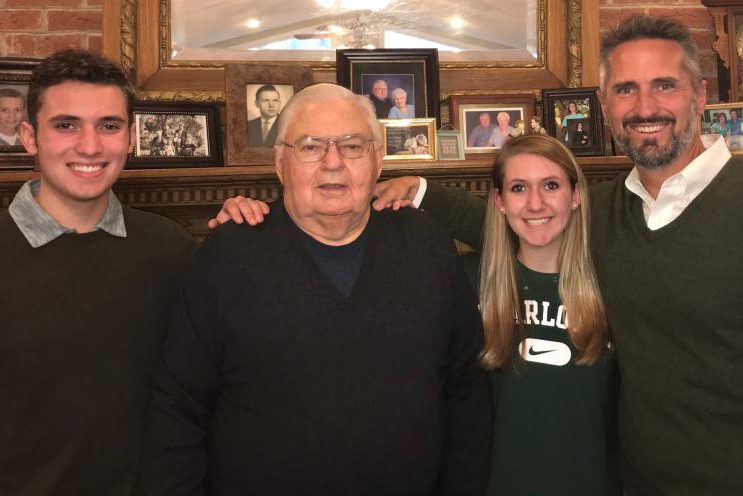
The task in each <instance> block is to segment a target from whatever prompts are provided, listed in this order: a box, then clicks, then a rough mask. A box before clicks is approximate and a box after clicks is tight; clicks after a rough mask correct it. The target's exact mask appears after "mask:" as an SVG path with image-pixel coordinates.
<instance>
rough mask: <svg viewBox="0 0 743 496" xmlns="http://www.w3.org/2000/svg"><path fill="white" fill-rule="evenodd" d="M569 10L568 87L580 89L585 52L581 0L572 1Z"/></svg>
mask: <svg viewBox="0 0 743 496" xmlns="http://www.w3.org/2000/svg"><path fill="white" fill-rule="evenodd" d="M567 8H568V86H571V87H573V88H580V87H581V86H582V85H581V83H582V81H583V62H582V59H583V51H582V49H581V42H582V40H581V26H582V23H583V11H582V2H581V0H570V1H569V2H568V5H567Z"/></svg>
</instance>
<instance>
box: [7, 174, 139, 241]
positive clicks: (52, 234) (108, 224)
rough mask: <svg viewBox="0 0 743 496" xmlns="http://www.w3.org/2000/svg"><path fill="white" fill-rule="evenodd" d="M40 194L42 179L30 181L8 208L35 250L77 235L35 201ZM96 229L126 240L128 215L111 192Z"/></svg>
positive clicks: (22, 187)
mask: <svg viewBox="0 0 743 496" xmlns="http://www.w3.org/2000/svg"><path fill="white" fill-rule="evenodd" d="M38 192H39V180H38V179H32V180H31V181H26V183H25V184H24V185H23V186H21V189H20V190H18V193H16V195H15V198H13V201H12V202H11V203H10V206H9V207H8V212H9V213H10V216H11V218H12V219H13V221H14V222H15V224H16V225H17V226H18V229H20V231H21V233H23V236H25V238H26V240H28V243H29V244H30V245H31V246H32V247H33V248H38V247H40V246H44V245H45V244H47V243H50V242H52V241H54V240H55V239H57V238H58V237H59V236H61V235H63V234H65V233H75V232H77V231H75V230H74V229H68V228H66V227H64V226H62V225H60V224H59V223H58V222H57V221H55V220H54V219H53V218H52V216H51V215H49V214H48V213H47V212H46V210H44V209H43V208H41V206H40V205H39V204H38V203H37V202H36V200H35V198H34V197H35V196H36V195H37V193H38ZM95 228H96V230H98V229H100V230H102V231H105V232H107V233H108V234H111V235H112V236H118V237H120V238H126V226H125V225H124V212H123V210H122V208H121V202H120V201H119V199H118V198H116V195H114V193H113V191H111V190H109V191H108V207H107V208H106V212H105V213H104V214H103V217H101V220H99V221H98V224H96V226H95Z"/></svg>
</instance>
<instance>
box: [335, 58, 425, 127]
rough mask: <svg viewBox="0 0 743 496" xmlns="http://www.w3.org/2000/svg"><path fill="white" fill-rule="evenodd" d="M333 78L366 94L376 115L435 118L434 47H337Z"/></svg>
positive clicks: (395, 117)
mask: <svg viewBox="0 0 743 496" xmlns="http://www.w3.org/2000/svg"><path fill="white" fill-rule="evenodd" d="M336 80H337V82H338V84H340V85H341V86H345V87H346V88H349V89H350V90H351V91H353V92H354V93H356V94H359V95H366V96H368V97H369V99H370V100H371V101H372V103H373V104H374V110H375V112H376V114H377V119H414V118H417V119H420V118H433V119H438V118H439V99H438V95H439V77H438V51H437V50H436V49H435V48H430V49H429V48H417V49H392V48H389V49H388V48H378V49H375V50H364V49H346V50H338V51H337V53H336Z"/></svg>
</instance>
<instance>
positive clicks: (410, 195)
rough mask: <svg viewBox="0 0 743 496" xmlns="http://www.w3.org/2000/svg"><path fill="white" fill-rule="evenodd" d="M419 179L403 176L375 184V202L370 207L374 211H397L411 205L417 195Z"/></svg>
mask: <svg viewBox="0 0 743 496" xmlns="http://www.w3.org/2000/svg"><path fill="white" fill-rule="evenodd" d="M418 186H420V178H418V177H417V176H403V177H398V178H395V179H390V180H388V181H384V182H381V183H377V187H376V188H375V189H374V196H375V197H376V198H375V200H374V201H373V202H372V207H374V209H375V210H384V209H385V208H391V209H392V210H399V209H400V208H403V207H408V206H410V205H412V204H413V199H414V198H415V195H416V193H418Z"/></svg>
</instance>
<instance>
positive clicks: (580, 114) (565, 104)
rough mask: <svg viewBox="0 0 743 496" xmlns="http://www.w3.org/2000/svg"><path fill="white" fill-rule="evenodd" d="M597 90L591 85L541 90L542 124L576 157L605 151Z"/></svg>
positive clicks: (597, 154)
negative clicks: (589, 86)
mask: <svg viewBox="0 0 743 496" xmlns="http://www.w3.org/2000/svg"><path fill="white" fill-rule="evenodd" d="M597 90H598V88H595V87H592V88H560V89H545V90H542V102H543V106H542V112H543V116H544V118H543V123H542V125H543V126H544V127H545V128H546V129H547V134H549V135H550V136H554V137H555V138H557V139H559V140H561V141H562V142H563V143H565V145H566V146H567V147H568V148H570V150H571V151H572V152H573V155H575V156H577V157H585V156H602V155H604V154H605V149H606V147H605V143H604V119H603V117H602V115H601V105H600V104H599V99H598V95H597V94H596V91H597ZM573 105H575V108H574V109H573V108H571V107H573ZM571 115H572V116H575V117H569V116H571ZM558 119H559V121H560V122H559V124H558ZM581 127H582V130H581V129H580V128H581ZM577 133H584V134H585V135H586V136H585V137H583V136H581V135H577Z"/></svg>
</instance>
